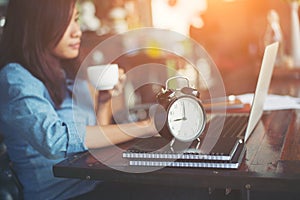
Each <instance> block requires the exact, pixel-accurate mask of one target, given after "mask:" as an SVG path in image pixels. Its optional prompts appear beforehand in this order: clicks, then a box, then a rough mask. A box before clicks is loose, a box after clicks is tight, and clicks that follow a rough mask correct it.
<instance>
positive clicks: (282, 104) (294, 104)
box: [236, 93, 300, 110]
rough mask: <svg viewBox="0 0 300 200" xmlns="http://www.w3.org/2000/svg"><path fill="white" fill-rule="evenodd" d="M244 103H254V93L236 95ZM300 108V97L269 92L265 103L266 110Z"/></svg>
mask: <svg viewBox="0 0 300 200" xmlns="http://www.w3.org/2000/svg"><path fill="white" fill-rule="evenodd" d="M236 97H237V98H238V99H239V100H241V102H243V103H245V104H246V103H248V104H251V103H252V99H253V93H248V94H242V95H237V96H236ZM285 109H300V98H296V97H291V96H282V95H274V94H269V95H268V96H267V98H266V100H265V103H264V110H285Z"/></svg>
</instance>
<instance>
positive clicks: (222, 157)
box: [123, 43, 278, 169]
mask: <svg viewBox="0 0 300 200" xmlns="http://www.w3.org/2000/svg"><path fill="white" fill-rule="evenodd" d="M277 50H278V43H273V44H270V45H268V46H266V48H265V52H264V56H263V60H262V64H261V69H260V73H259V77H258V81H257V85H256V90H255V93H254V98H253V101H252V104H251V105H252V106H251V109H250V113H249V114H234V113H230V114H227V115H226V116H225V115H218V114H216V115H212V116H211V119H210V120H209V121H208V124H207V126H206V130H205V132H204V133H203V134H202V135H201V137H200V141H201V144H200V146H197V144H196V143H195V142H194V143H193V144H191V146H190V147H189V148H182V149H181V148H180V145H179V147H177V148H176V151H174V150H173V148H172V149H170V148H169V146H168V145H167V142H168V141H166V140H164V139H163V138H161V137H157V138H151V139H150V138H149V139H143V140H141V141H139V142H137V143H136V144H135V145H133V146H132V147H131V148H129V149H128V150H127V151H125V152H123V157H124V158H128V159H129V160H130V161H129V164H130V165H134V166H171V167H200V168H233V169H236V168H238V167H239V165H240V163H241V160H242V158H243V156H244V154H245V152H246V147H245V145H244V144H245V142H246V141H247V140H248V139H249V137H250V136H251V133H252V132H253V130H254V128H255V126H256V125H257V123H258V121H259V120H260V118H261V116H262V113H263V104H264V101H265V99H266V96H267V94H268V89H269V85H270V82H271V77H272V73H273V68H274V64H275V60H276V56H277ZM211 133H212V134H211ZM215 133H216V134H215ZM151 140H152V141H151ZM153 140H155V141H153ZM196 146H197V147H196Z"/></svg>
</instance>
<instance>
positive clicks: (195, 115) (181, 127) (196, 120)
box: [168, 97, 206, 142]
mask: <svg viewBox="0 0 300 200" xmlns="http://www.w3.org/2000/svg"><path fill="white" fill-rule="evenodd" d="M205 122H206V119H205V112H204V109H203V107H202V106H201V105H200V103H199V102H198V101H197V100H196V99H195V98H192V97H181V98H178V99H177V100H175V101H174V102H173V103H172V104H171V105H170V107H169V109H168V127H169V130H170V132H171V134H172V135H173V136H174V137H175V138H176V139H178V140H180V141H184V142H188V141H193V140H195V139H197V138H198V137H199V136H200V135H201V133H202V132H203V129H204V127H205Z"/></svg>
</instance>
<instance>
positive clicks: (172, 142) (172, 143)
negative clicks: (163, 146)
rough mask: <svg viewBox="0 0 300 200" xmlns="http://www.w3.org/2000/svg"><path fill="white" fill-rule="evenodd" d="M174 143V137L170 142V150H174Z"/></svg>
mask: <svg viewBox="0 0 300 200" xmlns="http://www.w3.org/2000/svg"><path fill="white" fill-rule="evenodd" d="M174 143H175V138H173V139H172V140H171V142H170V149H171V151H172V152H174V148H173V145H174Z"/></svg>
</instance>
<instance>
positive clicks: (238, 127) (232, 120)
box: [208, 115, 249, 138]
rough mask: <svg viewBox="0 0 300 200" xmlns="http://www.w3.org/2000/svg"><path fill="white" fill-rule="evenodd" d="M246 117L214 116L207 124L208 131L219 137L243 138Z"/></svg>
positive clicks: (246, 121)
mask: <svg viewBox="0 0 300 200" xmlns="http://www.w3.org/2000/svg"><path fill="white" fill-rule="evenodd" d="M248 117H249V116H248V115H228V116H226V117H224V116H214V117H213V118H212V119H211V120H210V121H209V124H208V127H209V131H212V132H213V133H217V132H220V131H221V134H220V137H226V138H230V137H234V138H237V137H238V138H243V137H244V134H245V130H246V127H247V123H248Z"/></svg>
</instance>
